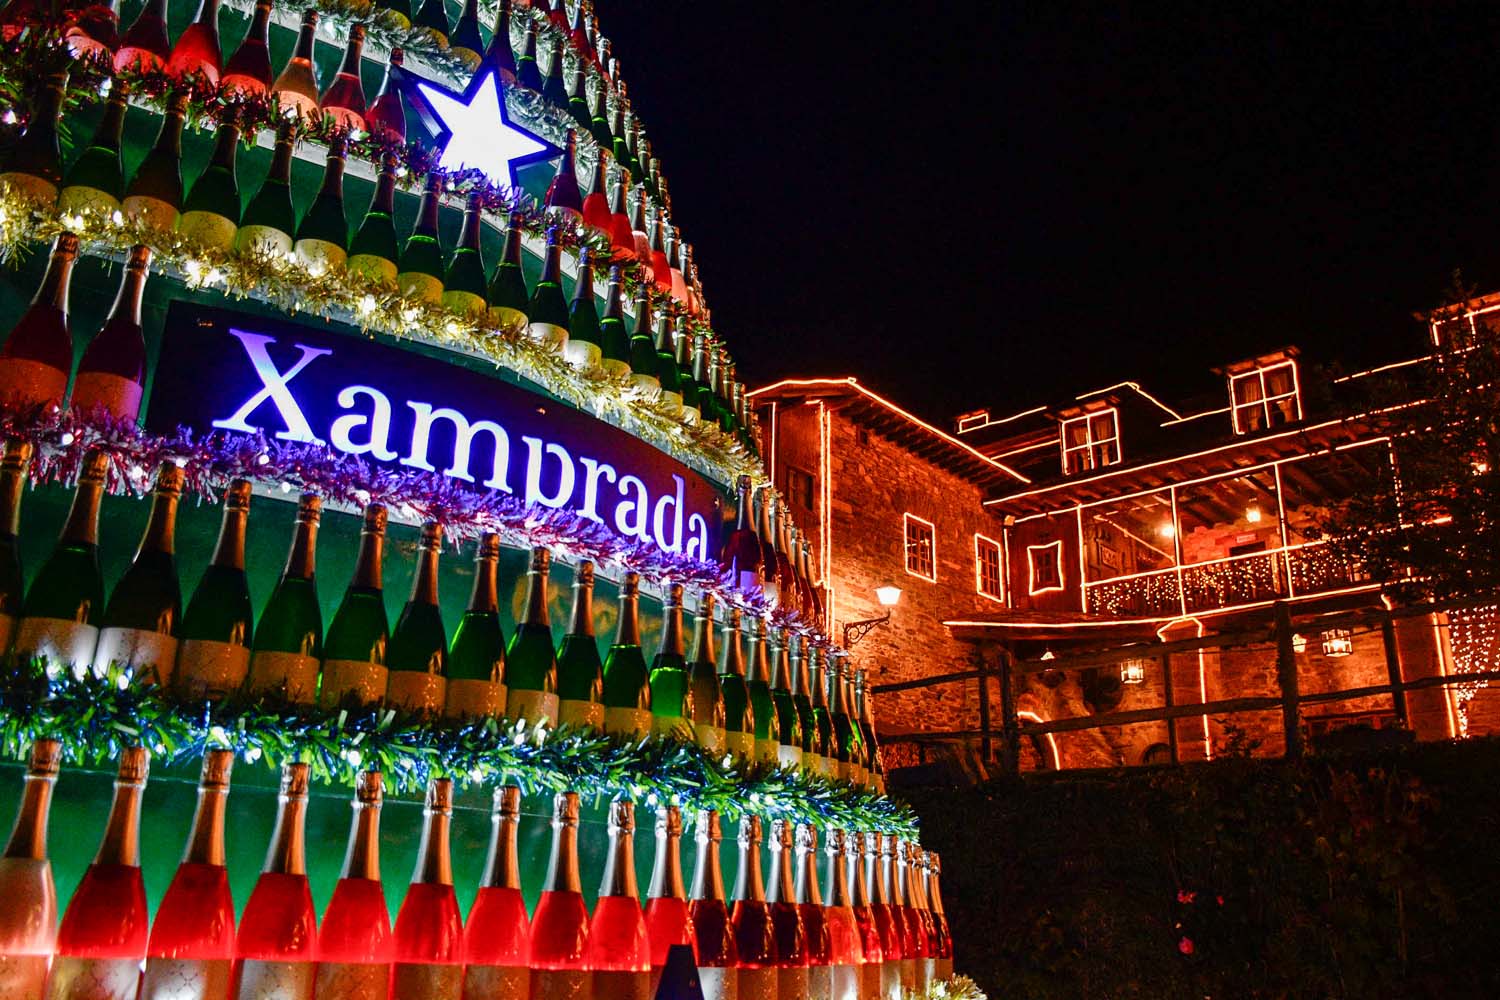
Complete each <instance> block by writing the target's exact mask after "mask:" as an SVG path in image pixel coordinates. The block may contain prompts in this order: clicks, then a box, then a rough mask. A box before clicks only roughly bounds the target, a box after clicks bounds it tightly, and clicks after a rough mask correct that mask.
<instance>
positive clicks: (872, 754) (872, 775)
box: [854, 670, 885, 795]
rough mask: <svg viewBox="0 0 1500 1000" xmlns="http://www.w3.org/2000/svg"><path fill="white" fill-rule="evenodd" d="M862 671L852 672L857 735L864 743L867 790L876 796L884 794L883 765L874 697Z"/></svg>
mask: <svg viewBox="0 0 1500 1000" xmlns="http://www.w3.org/2000/svg"><path fill="white" fill-rule="evenodd" d="M866 680H867V678H866V677H865V672H864V671H863V670H856V671H855V672H854V707H855V714H857V715H858V716H859V733H860V736H861V737H862V738H863V739H864V743H865V759H866V761H867V762H868V765H867V766H868V767H869V782H868V784H869V788H870V790H871V791H872V792H875V793H876V794H878V795H884V794H885V765H884V764H883V763H881V760H880V742H879V741H878V740H877V739H876V738H875V714H874V711H873V709H872V706H873V704H874V701H875V696H874V695H873V694H871V693H870V691H869V689H868V686H867V684H866Z"/></svg>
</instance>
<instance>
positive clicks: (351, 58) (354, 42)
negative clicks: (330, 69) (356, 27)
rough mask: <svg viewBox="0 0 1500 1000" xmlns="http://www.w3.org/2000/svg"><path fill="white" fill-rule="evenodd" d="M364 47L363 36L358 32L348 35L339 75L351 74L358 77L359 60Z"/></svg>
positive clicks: (355, 77)
mask: <svg viewBox="0 0 1500 1000" xmlns="http://www.w3.org/2000/svg"><path fill="white" fill-rule="evenodd" d="M364 49H365V36H364V35H363V34H361V33H358V32H356V33H354V34H351V35H350V36H349V45H348V46H347V47H346V48H345V49H344V61H343V63H342V64H340V66H339V74H340V75H342V76H352V77H354V79H356V80H358V79H359V61H360V57H361V54H362V53H363V52H364Z"/></svg>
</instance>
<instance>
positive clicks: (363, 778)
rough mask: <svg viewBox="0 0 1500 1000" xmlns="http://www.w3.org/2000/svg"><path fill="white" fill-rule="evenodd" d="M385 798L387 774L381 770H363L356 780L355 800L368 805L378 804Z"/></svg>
mask: <svg viewBox="0 0 1500 1000" xmlns="http://www.w3.org/2000/svg"><path fill="white" fill-rule="evenodd" d="M384 799H385V775H383V774H381V773H380V772H379V771H361V772H359V777H358V778H356V779H355V780H354V800H355V801H356V802H361V803H363V804H365V805H367V806H378V805H380V803H381V802H382V801H383V800H384Z"/></svg>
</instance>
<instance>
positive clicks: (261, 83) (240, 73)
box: [219, 0, 271, 98]
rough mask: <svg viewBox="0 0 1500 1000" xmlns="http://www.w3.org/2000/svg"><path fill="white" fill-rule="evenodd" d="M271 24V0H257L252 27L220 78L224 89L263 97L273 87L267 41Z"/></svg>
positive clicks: (247, 95)
mask: <svg viewBox="0 0 1500 1000" xmlns="http://www.w3.org/2000/svg"><path fill="white" fill-rule="evenodd" d="M270 26H271V0H255V14H254V16H253V17H251V19H250V30H249V31H247V32H245V38H244V40H243V41H241V42H240V47H239V48H238V49H236V50H235V52H234V55H232V56H230V57H229V64H228V65H227V66H225V67H224V74H223V76H221V77H220V78H219V82H220V84H221V85H222V86H223V88H224V90H225V91H227V92H229V93H238V94H240V95H242V96H244V97H256V98H259V97H264V96H265V95H266V94H267V93H269V92H270V90H271V49H270V46H269V44H268V42H267V36H268V32H269V29H270Z"/></svg>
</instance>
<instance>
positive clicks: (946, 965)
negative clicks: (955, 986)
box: [927, 851, 953, 982]
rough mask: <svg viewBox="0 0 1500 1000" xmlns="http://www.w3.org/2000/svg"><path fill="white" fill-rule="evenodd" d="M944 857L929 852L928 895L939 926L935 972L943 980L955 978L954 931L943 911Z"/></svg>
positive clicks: (934, 920) (936, 924) (934, 918)
mask: <svg viewBox="0 0 1500 1000" xmlns="http://www.w3.org/2000/svg"><path fill="white" fill-rule="evenodd" d="M942 873H943V859H942V858H940V857H938V853H937V851H928V852H927V895H928V899H929V900H930V902H931V904H932V919H933V922H934V924H935V926H936V928H937V939H938V954H937V963H936V969H935V974H936V976H937V978H938V979H939V980H941V981H944V982H946V981H947V980H949V979H952V978H953V932H952V931H951V930H949V928H948V915H947V914H946V913H944V912H943V890H942Z"/></svg>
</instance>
